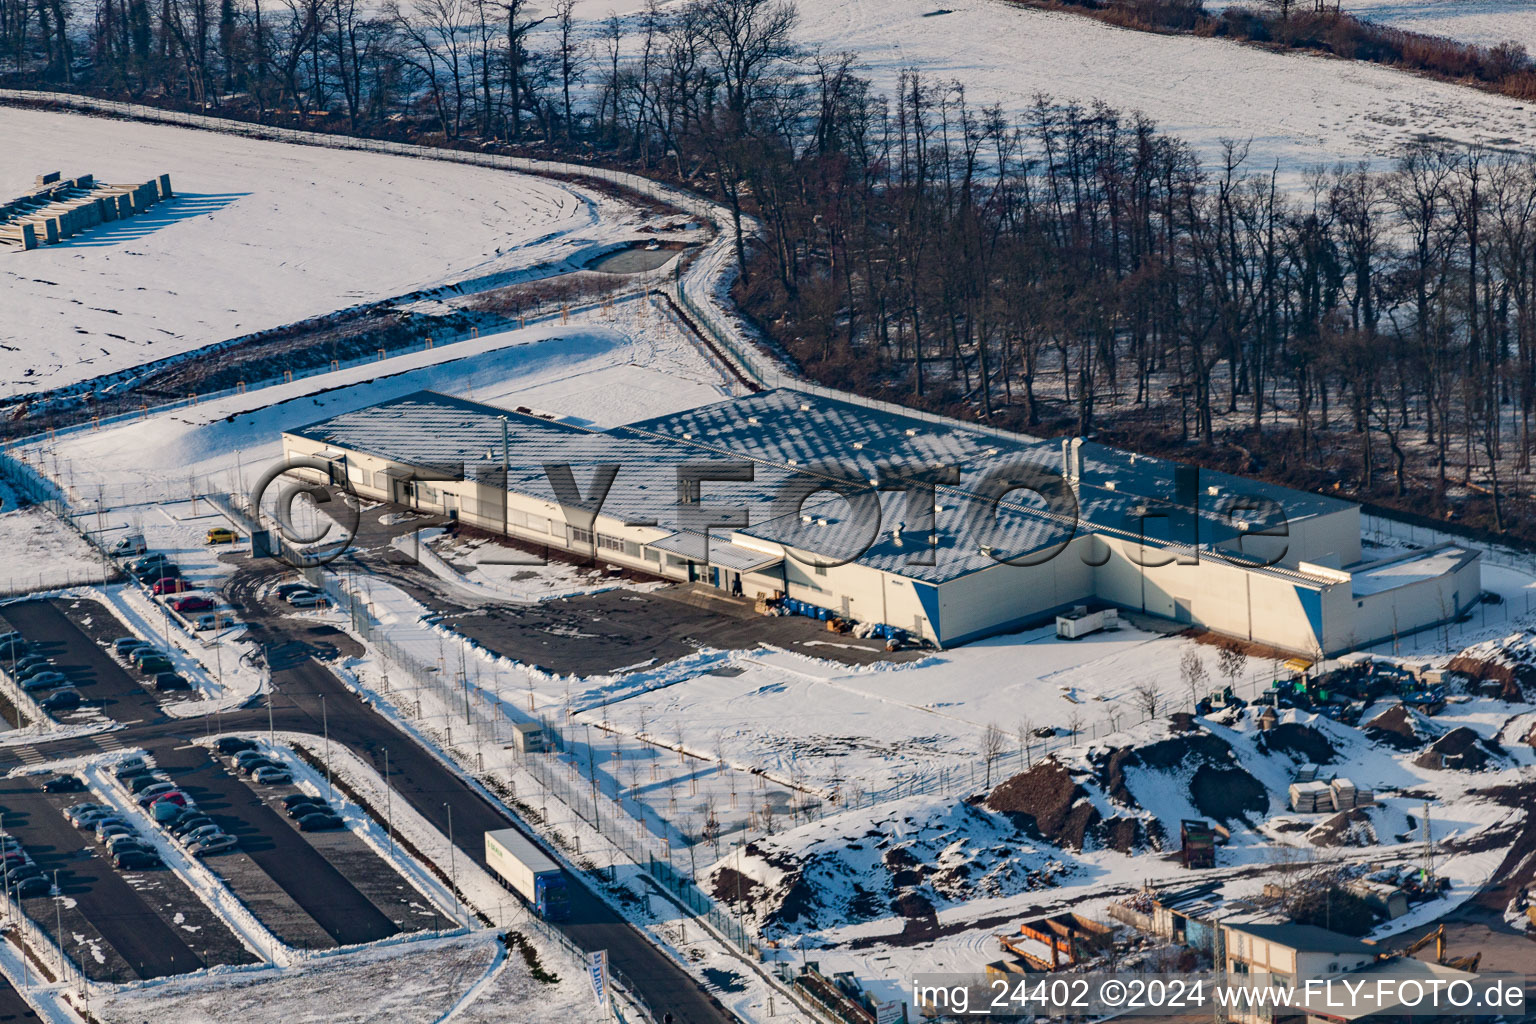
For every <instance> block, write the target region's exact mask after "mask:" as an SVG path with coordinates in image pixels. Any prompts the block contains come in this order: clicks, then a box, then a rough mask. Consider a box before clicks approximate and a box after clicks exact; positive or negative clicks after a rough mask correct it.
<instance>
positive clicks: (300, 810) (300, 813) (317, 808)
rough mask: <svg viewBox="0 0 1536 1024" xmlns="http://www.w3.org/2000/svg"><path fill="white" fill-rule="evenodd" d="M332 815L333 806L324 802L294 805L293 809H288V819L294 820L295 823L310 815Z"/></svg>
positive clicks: (317, 801) (316, 801)
mask: <svg viewBox="0 0 1536 1024" xmlns="http://www.w3.org/2000/svg"><path fill="white" fill-rule="evenodd" d="M331 813H333V812H332V811H331V805H330V804H328V803H326V802H325V801H324V800H315V801H312V802H309V803H302V804H294V805H293V806H292V807H290V808H288V817H290V818H292V819H293V820H294V821H298V820H299V819H300V818H302V817H304V816H305V815H308V814H331Z"/></svg>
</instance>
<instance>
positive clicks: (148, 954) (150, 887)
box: [0, 775, 256, 982]
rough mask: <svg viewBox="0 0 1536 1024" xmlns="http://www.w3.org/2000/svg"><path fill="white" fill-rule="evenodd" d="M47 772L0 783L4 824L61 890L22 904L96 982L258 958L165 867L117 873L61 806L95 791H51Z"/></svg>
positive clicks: (130, 978)
mask: <svg viewBox="0 0 1536 1024" xmlns="http://www.w3.org/2000/svg"><path fill="white" fill-rule="evenodd" d="M44 778H45V776H43V775H33V776H21V777H17V778H11V779H6V780H4V782H3V783H0V806H3V807H4V808H5V817H4V826H5V830H6V831H7V832H9V833H10V834H12V835H13V836H15V837H16V838H17V839H18V840H19V841H20V842H21V844H22V847H23V849H25V850H26V852H27V853H28V854H30V855H31V857H32V859H33V860H34V861H35V862H36V864H37V866H38V867H40V868H42V869H43V872H44V873H45V875H46V876H47V877H49V878H53V877H54V873H55V872H57V878H58V889H59V896H58V897H54V896H37V897H32V898H29V899H24V900H23V901H22V906H23V908H24V909H25V911H26V913H27V916H28V917H30V918H31V919H32V920H33V922H34V923H35V924H37V925H38V926H39V927H40V928H42V929H43V930H44V931H45V932H47V933H48V934H49V935H50V936H52V937H53V938H54V940H55V941H57V938H58V935H59V933H60V927H61V925H62V929H63V935H64V937H65V942H64V946H65V950H66V952H67V953H68V954H69V956H70V959H72V960H73V961H75V963H76V964H78V965H79V966H80V967H82V968H83V969H84V970H85V972H86V975H87V976H88V977H90V978H91V979H92V980H93V981H110V982H125V981H132V980H134V979H136V978H158V977H163V976H166V975H171V974H181V973H185V972H187V971H193V970H197V969H198V968H200V967H204V966H207V965H210V964H243V963H253V962H255V960H256V957H255V956H254V955H253V954H252V953H251V952H250V951H249V950H248V949H246V948H245V946H244V944H243V943H241V941H240V940H239V938H238V937H236V936H235V934H234V933H233V932H232V931H230V929H229V928H228V927H227V926H226V925H225V924H224V923H223V921H221V920H220V919H219V918H218V917H217V916H215V915H214V914H213V912H212V911H211V910H209V909H208V907H207V905H206V904H204V903H203V902H202V900H201V899H199V898H198V897H197V895H196V894H194V893H193V892H192V891H191V890H190V889H188V888H187V886H186V885H185V884H184V883H183V882H182V881H181V879H179V878H178V877H177V876H176V875H175V874H173V873H172V872H171V871H169V870H168V869H165V868H159V869H156V870H150V871H141V872H136V871H119V870H117V869H115V868H114V867H112V865H111V863H110V862H109V860H108V858H107V856H106V855H105V852H104V851H103V849H102V848H101V846H100V845H99V844H97V843H96V842H95V840H94V837H93V835H92V833H90V832H88V831H82V830H79V829H76V828H75V827H74V826H73V825H71V824H70V823H69V821H68V820H67V819H66V818H65V817H64V814H63V810H64V808H66V807H68V806H70V805H72V804H76V803H80V802H82V801H84V800H89V799H90V798H91V797H90V794H89V793H68V794H65V793H44V792H43V791H42V789H41V782H42V780H43V779H44Z"/></svg>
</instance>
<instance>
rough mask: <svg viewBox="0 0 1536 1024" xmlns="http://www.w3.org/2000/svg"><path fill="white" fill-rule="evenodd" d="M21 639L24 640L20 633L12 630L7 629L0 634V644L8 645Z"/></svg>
mask: <svg viewBox="0 0 1536 1024" xmlns="http://www.w3.org/2000/svg"><path fill="white" fill-rule="evenodd" d="M21 639H24V638H23V637H22V635H21V634H20V633H18V632H17V631H16V630H14V629H8V630H6V631H5V632H4V633H0V644H8V643H10V642H11V641H12V640H21Z"/></svg>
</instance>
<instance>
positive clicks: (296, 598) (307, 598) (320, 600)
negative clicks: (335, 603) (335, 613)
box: [288, 591, 331, 608]
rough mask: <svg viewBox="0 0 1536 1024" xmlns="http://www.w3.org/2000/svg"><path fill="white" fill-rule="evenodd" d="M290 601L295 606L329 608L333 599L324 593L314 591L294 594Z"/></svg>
mask: <svg viewBox="0 0 1536 1024" xmlns="http://www.w3.org/2000/svg"><path fill="white" fill-rule="evenodd" d="M288 603H289V604H291V605H293V606H294V607H295V608H329V607H330V606H331V599H330V598H328V597H326V596H325V595H324V594H316V593H314V592H313V591H309V592H306V593H298V594H293V595H292V596H290V597H289V598H288Z"/></svg>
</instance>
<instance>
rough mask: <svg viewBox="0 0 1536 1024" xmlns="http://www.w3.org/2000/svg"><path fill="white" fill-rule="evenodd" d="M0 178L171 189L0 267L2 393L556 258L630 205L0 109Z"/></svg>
mask: <svg viewBox="0 0 1536 1024" xmlns="http://www.w3.org/2000/svg"><path fill="white" fill-rule="evenodd" d="M0 138H3V139H4V140H5V145H4V146H0V183H3V185H0V193H3V194H4V195H6V196H7V197H8V196H10V195H12V194H19V193H21V192H22V191H24V190H25V189H26V188H28V187H30V185H31V182H32V178H33V176H34V175H36V174H37V173H39V172H42V171H52V170H59V171H62V172H63V173H64V175H65V176H66V177H73V176H76V175H80V174H86V173H90V174H94V175H95V176H96V177H97V178H98V179H99V180H103V181H111V182H141V181H145V180H148V179H149V178H151V177H155V176H158V175H160V174H167V173H168V174H170V176H171V184H172V187H173V189H174V190H175V192H176V197H175V199H173V200H172V201H170V202H167V203H163V204H161V205H159V206H156V207H155V208H153V209H152V210H150V211H149V212H148V213H146V214H144V215H142V216H139V217H134V218H132V219H129V220H125V221H121V222H117V223H113V224H106V225H103V226H101V227H98V228H95V229H93V230H91V231H89V232H86V233H84V234H82V235H80V236H77V237H75V238H73V239H70V240H68V241H66V242H64V243H62V244H59V245H53V246H44V247H42V248H39V249H36V250H33V251H32V252H28V253H25V254H22V255H17V256H15V257H14V258H10V259H7V260H6V261H5V264H4V267H3V268H0V288H3V290H4V294H5V316H4V317H3V318H0V399H3V398H5V397H8V396H16V395H22V396H24V395H27V394H32V393H35V392H38V391H40V390H43V389H45V388H50V387H57V386H60V385H64V384H69V383H72V382H75V381H79V380H84V379H87V378H90V377H94V376H97V375H99V374H104V373H109V372H112V371H115V370H121V369H126V368H128V367H132V366H135V365H138V364H140V363H145V362H149V361H151V360H154V359H159V358H162V357H165V356H170V355H175V354H177V353H179V352H184V351H187V350H189V349H193V348H197V347H199V346H202V345H206V344H210V343H212V342H217V341H223V340H225V339H227V338H232V337H237V336H240V335H243V334H246V333H249V332H251V331H256V330H261V329H264V328H268V327H274V326H277V325H279V324H283V323H288V322H291V321H294V320H298V319H302V318H304V317H307V316H313V315H317V314H322V313H328V312H331V311H333V310H337V309H343V308H346V307H348V306H352V305H354V304H357V303H359V302H364V301H369V300H376V299H383V298H390V297H393V296H396V295H400V294H404V293H407V292H410V291H413V290H415V289H418V288H425V287H431V286H434V285H441V284H445V283H450V282H454V281H458V280H461V279H463V278H465V277H471V276H480V275H484V274H489V273H494V272H498V271H504V270H520V269H526V268H528V267H531V266H534V265H536V264H540V263H544V262H548V261H551V260H560V259H564V258H566V257H567V256H569V255H570V254H571V253H573V252H575V251H577V250H579V249H581V248H583V247H586V246H590V245H592V244H593V243H594V241H596V240H598V239H602V238H611V237H612V234H613V225H614V224H615V223H616V222H623V221H624V220H625V219H626V218H629V217H632V216H633V214H632V211H631V210H630V209H629V208H628V207H625V206H623V205H621V204H619V203H617V202H615V201H613V200H610V199H607V198H604V197H602V196H598V195H596V194H591V193H588V192H585V191H583V190H580V189H577V188H574V187H572V186H570V185H566V184H562V183H559V182H554V181H551V180H549V179H545V178H536V177H529V176H526V175H516V174H510V173H506V172H501V171H494V170H490V169H486V168H478V167H470V166H465V165H461V164H452V163H441V162H437V161H429V160H415V159H409V158H406V157H398V156H387V155H382V154H371V153H358V152H351V151H348V152H340V151H334V150H328V149H322V148H318V147H311V146H296V145H288V144H285V143H276V142H263V141H256V140H252V139H243V138H240V137H238V136H233V135H221V134H217V133H214V132H205V131H196V130H193V129H187V128H177V127H172V126H168V125H149V124H138V123H133V122H128V121H115V120H108V119H105V118H96V117H83V116H77V115H72V114H64V113H55V112H44V111H35V110H22V109H16V108H11V107H0Z"/></svg>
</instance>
